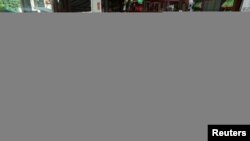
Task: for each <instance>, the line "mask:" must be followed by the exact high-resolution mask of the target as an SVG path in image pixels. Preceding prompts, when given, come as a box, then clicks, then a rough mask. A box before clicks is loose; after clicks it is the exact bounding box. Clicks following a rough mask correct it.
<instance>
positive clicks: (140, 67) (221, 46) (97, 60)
mask: <svg viewBox="0 0 250 141" xmlns="http://www.w3.org/2000/svg"><path fill="white" fill-rule="evenodd" d="M0 19H1V25H0V31H1V33H0V45H1V47H0V140H1V141H182V140H185V141H206V140H207V124H249V106H250V105H249V98H250V96H249V89H250V87H249V85H250V78H249V77H250V75H249V62H250V56H249V51H250V49H249V33H250V28H249V19H250V17H249V14H247V13H245V14H243V13H241V14H236V13H230V14H215V13H203V14H190V13H179V14H176V13H175V14H157V15H156V14H147V15H141V14H133V15H120V14H108V15H105V14H104V15H99V14H92V15H91V16H90V15H84V14H56V15H39V16H38V15H36V14H34V15H8V14H0ZM2 19H4V20H2Z"/></svg>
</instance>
